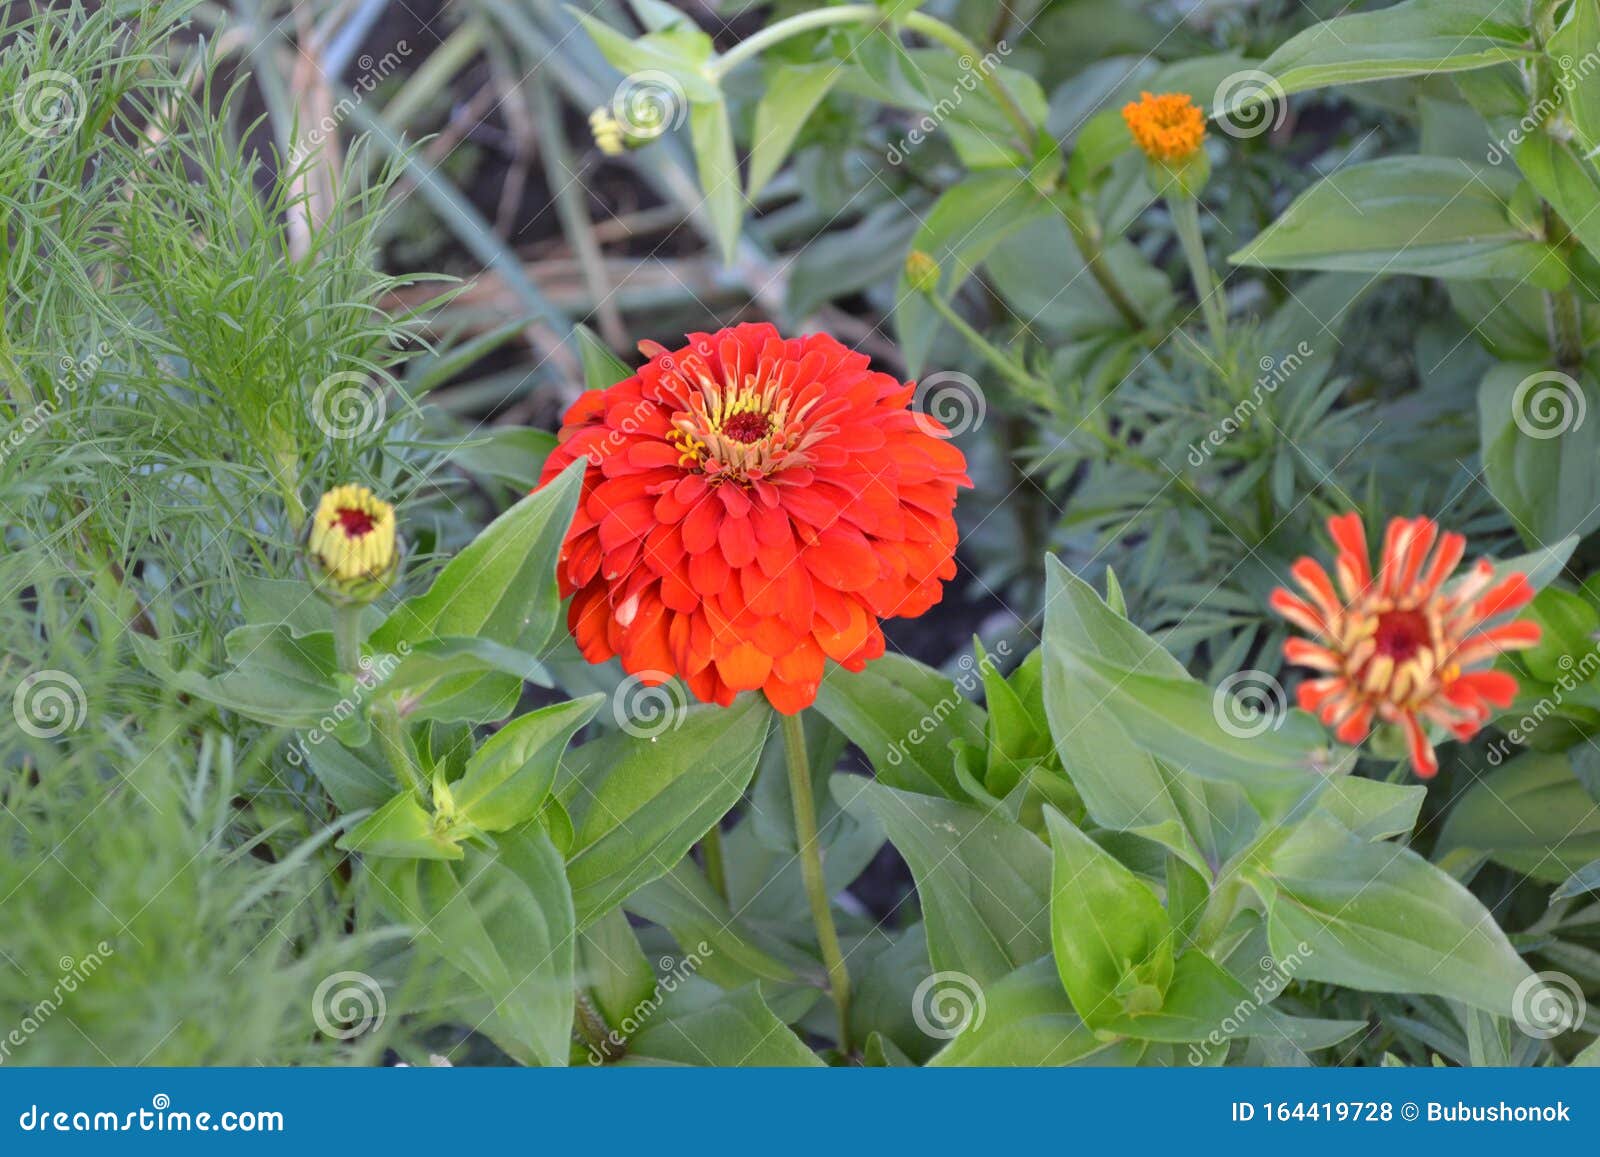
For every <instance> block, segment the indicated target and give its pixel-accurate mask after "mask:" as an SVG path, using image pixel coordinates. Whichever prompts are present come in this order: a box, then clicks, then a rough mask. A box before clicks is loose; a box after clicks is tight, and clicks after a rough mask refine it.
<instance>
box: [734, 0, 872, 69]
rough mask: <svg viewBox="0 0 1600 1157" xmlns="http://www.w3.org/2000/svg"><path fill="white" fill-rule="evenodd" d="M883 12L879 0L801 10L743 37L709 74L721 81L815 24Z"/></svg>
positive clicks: (851, 20) (822, 25) (854, 20)
mask: <svg viewBox="0 0 1600 1157" xmlns="http://www.w3.org/2000/svg"><path fill="white" fill-rule="evenodd" d="M882 16H883V10H882V9H880V8H879V7H878V6H877V5H876V4H846V5H843V6H842V7H839V8H813V9H812V10H811V11H809V12H801V13H798V14H796V15H794V16H790V17H787V18H786V19H783V20H780V21H778V22H777V23H776V24H769V25H768V26H767V27H765V28H763V29H762V30H761V31H760V32H757V33H756V34H755V35H754V36H750V37H747V38H746V39H744V40H741V41H740V42H739V43H738V44H735V45H734V46H733V47H732V48H730V49H728V51H726V52H724V53H723V54H722V55H721V56H719V57H717V59H716V60H714V61H712V62H711V63H710V64H708V65H707V66H706V74H707V75H708V76H709V77H710V78H711V79H712V80H714V81H720V80H721V79H722V78H723V77H724V76H727V75H728V73H730V72H732V71H733V70H734V69H736V68H738V67H739V66H740V65H741V64H743V63H744V62H745V61H747V60H752V59H754V58H755V57H757V56H760V55H761V53H763V52H765V51H766V50H767V49H769V48H771V47H772V46H773V45H774V44H778V43H781V42H782V41H785V40H788V39H789V38H790V37H791V36H799V35H800V34H801V33H802V32H810V31H811V30H812V29H814V28H826V27H828V26H829V25H832V24H859V23H862V22H864V21H867V20H878V19H881V18H882Z"/></svg>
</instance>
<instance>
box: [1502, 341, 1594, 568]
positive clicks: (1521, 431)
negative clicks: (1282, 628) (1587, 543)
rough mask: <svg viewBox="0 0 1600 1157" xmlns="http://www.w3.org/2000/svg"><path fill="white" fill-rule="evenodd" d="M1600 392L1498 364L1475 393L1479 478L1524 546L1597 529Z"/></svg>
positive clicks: (1557, 375)
mask: <svg viewBox="0 0 1600 1157" xmlns="http://www.w3.org/2000/svg"><path fill="white" fill-rule="evenodd" d="M1597 414H1600V387H1597V386H1596V384H1595V381H1594V379H1593V378H1592V377H1591V376H1590V374H1589V373H1588V372H1586V371H1585V372H1583V373H1581V374H1580V375H1579V376H1578V377H1577V378H1573V377H1571V376H1569V375H1568V374H1565V373H1562V372H1560V371H1558V370H1552V369H1550V368H1548V367H1547V366H1543V365H1540V364H1538V363H1533V362H1498V363H1496V364H1495V365H1493V366H1491V367H1490V368H1489V372H1488V373H1487V374H1485V375H1484V378H1483V382H1482V383H1481V384H1480V385H1479V387H1478V425H1479V430H1480V431H1481V433H1480V436H1481V438H1482V442H1483V451H1482V454H1483V472H1484V478H1485V480H1486V481H1487V482H1488V484H1489V490H1490V492H1491V493H1492V494H1493V495H1494V497H1495V500H1496V501H1498V502H1499V503H1500V505H1501V506H1503V507H1505V508H1506V513H1508V514H1510V515H1511V519H1512V522H1513V523H1514V524H1515V525H1516V527H1517V530H1518V531H1519V532H1520V533H1521V535H1522V537H1523V540H1524V541H1526V542H1528V543H1530V544H1532V543H1544V542H1551V541H1553V540H1555V539H1558V538H1561V537H1563V536H1565V535H1569V534H1576V535H1579V536H1581V535H1584V534H1587V533H1588V532H1589V531H1591V530H1593V529H1594V528H1595V527H1596V526H1597V525H1600V510H1597V509H1596V507H1600V418H1597V417H1596V415H1597Z"/></svg>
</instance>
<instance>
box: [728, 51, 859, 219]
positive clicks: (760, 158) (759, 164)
mask: <svg viewBox="0 0 1600 1157" xmlns="http://www.w3.org/2000/svg"><path fill="white" fill-rule="evenodd" d="M840 75H841V71H840V66H839V65H838V64H835V63H832V62H823V63H819V64H790V63H787V62H780V63H778V64H776V65H774V66H773V67H772V68H771V69H770V70H769V71H768V72H767V75H766V78H765V81H764V84H763V87H762V93H761V101H760V103H758V104H757V105H756V122H755V128H754V129H753V130H752V138H751V141H750V160H749V167H750V174H749V178H748V182H749V183H748V187H747V188H746V189H745V196H746V197H747V198H749V199H750V200H752V201H754V200H755V199H756V194H757V193H759V192H761V190H762V189H764V188H766V186H767V182H768V181H770V180H772V178H773V177H774V176H775V175H776V174H777V172H778V169H779V168H781V167H782V165H783V160H784V158H785V157H787V156H788V155H789V150H790V148H792V147H793V146H794V141H795V138H796V137H797V136H799V134H800V130H801V129H802V128H803V127H804V126H805V123H806V119H807V118H808V117H810V116H811V113H812V111H813V110H815V109H816V107H817V105H818V104H820V103H821V101H822V98H823V97H825V96H827V95H828V90H829V89H830V88H832V87H833V86H834V84H835V82H837V81H838V79H839V77H840Z"/></svg>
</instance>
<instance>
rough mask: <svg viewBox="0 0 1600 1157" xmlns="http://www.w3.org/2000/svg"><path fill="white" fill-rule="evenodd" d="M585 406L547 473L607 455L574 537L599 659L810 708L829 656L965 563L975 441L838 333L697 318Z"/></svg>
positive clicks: (788, 707) (910, 606)
mask: <svg viewBox="0 0 1600 1157" xmlns="http://www.w3.org/2000/svg"><path fill="white" fill-rule="evenodd" d="M688 341H689V344H688V345H687V346H685V347H684V348H682V349H679V350H674V351H671V352H669V351H667V350H666V349H664V348H663V347H661V346H659V345H657V344H656V343H654V342H642V343H640V346H639V349H640V352H642V353H644V354H645V355H646V356H647V357H648V358H649V359H650V360H649V361H648V362H647V363H646V364H645V365H644V366H643V367H641V368H640V370H639V372H638V373H637V374H635V375H634V376H633V377H631V378H628V379H627V380H625V381H622V382H619V383H618V384H617V385H615V386H612V387H611V388H610V389H607V390H596V391H591V392H590V393H587V394H584V395H583V396H582V397H580V398H579V399H578V400H577V402H576V403H574V404H573V406H572V408H571V409H570V410H568V411H567V414H566V418H565V424H564V425H563V427H562V430H561V434H560V445H559V446H557V448H556V450H555V451H554V452H553V453H552V454H551V455H550V458H549V460H548V461H547V462H546V463H545V466H544V472H543V474H542V476H541V477H540V483H539V484H540V485H541V486H543V485H544V484H546V483H548V482H549V481H550V480H551V479H552V478H554V477H555V476H556V475H557V474H558V473H560V471H561V470H562V469H563V468H564V467H566V466H567V465H568V464H569V463H571V462H573V461H575V460H576V459H577V458H579V457H580V456H585V455H586V456H587V457H588V458H589V467H588V470H587V473H586V474H585V476H584V483H583V497H582V499H581V500H580V502H579V505H578V511H577V515H576V517H575V518H574V519H573V523H572V528H571V530H570V531H569V532H568V534H567V539H566V542H565V544H564V545H563V547H562V552H561V560H560V563H559V565H558V568H557V570H558V574H559V577H560V580H561V591H562V594H563V595H564V596H565V595H569V594H570V595H572V596H573V599H572V605H571V606H570V607H569V608H568V612H567V623H568V626H569V627H570V628H571V630H572V635H573V638H574V639H576V640H577V643H578V647H579V649H580V650H581V651H582V652H583V654H584V657H585V658H587V659H588V660H589V661H590V662H592V663H599V662H603V661H604V660H606V659H608V658H610V657H611V656H612V655H621V656H622V665H623V667H624V668H625V669H626V670H627V671H628V672H629V673H631V674H634V675H637V676H640V677H641V678H642V679H643V680H644V681H646V682H650V683H659V682H663V681H665V680H666V679H667V678H669V677H671V676H672V675H678V676H681V677H682V678H683V680H684V682H685V683H687V684H688V686H689V689H690V690H691V691H692V692H693V693H694V695H695V696H696V697H697V698H699V699H701V700H704V701H707V702H717V703H721V704H723V705H727V704H729V703H731V702H732V701H733V697H734V695H735V694H737V693H738V692H740V691H750V690H755V689H757V688H760V689H761V690H763V691H764V692H765V693H766V696H767V698H768V699H770V700H771V701H772V704H773V706H774V707H776V708H777V709H778V710H779V711H781V712H783V713H785V714H793V713H794V712H796V711H799V710H801V709H802V708H804V707H806V706H807V705H808V704H810V703H811V702H812V701H813V700H814V699H815V698H816V696H817V688H818V685H819V684H820V683H821V681H822V671H823V661H824V658H831V659H833V660H835V661H836V662H838V663H841V664H843V665H844V666H845V667H846V668H848V669H850V670H852V671H859V670H861V668H862V667H863V666H865V665H866V662H867V660H869V659H874V658H877V657H878V656H879V655H881V654H883V632H882V630H881V629H880V628H879V625H878V621H879V620H880V619H887V618H893V617H902V618H904V617H911V616H914V615H920V614H921V613H922V612H923V611H925V610H927V609H928V608H929V607H931V606H932V605H933V604H934V603H936V602H938V601H939V598H940V595H941V594H942V592H943V586H942V580H944V579H948V578H952V577H953V576H954V575H955V572H956V567H955V547H956V525H955V519H954V517H953V513H952V512H953V511H954V508H955V499H956V487H957V486H962V485H965V486H970V485H971V484H972V483H971V481H970V480H969V479H968V478H967V476H966V460H965V458H964V457H963V456H962V454H961V451H960V450H958V449H956V447H955V446H953V445H951V444H950V443H949V442H947V441H945V439H946V438H948V437H949V432H948V431H947V430H946V429H945V427H944V426H943V425H941V424H940V423H939V422H938V421H936V420H935V419H933V418H931V417H929V416H927V415H925V414H919V413H915V412H913V411H912V410H910V409H909V408H908V404H909V403H910V401H911V399H912V395H913V393H914V387H913V386H911V385H903V384H901V383H900V382H899V381H898V380H896V379H895V378H893V377H890V376H889V375H888V374H881V373H874V372H873V371H872V370H870V369H869V368H868V359H867V357H866V356H865V355H863V354H858V353H855V352H853V351H851V350H849V349H847V348H846V347H845V346H843V345H841V344H839V342H837V341H835V340H834V339H833V338H831V337H828V336H826V335H824V334H813V335H811V336H809V337H803V338H793V339H789V340H787V341H786V340H784V339H783V338H782V337H781V336H780V335H779V334H778V331H777V330H776V329H774V328H773V327H772V326H770V325H740V326H735V327H733V328H731V329H725V330H722V331H720V332H718V333H714V334H705V333H695V334H690V335H689V339H688Z"/></svg>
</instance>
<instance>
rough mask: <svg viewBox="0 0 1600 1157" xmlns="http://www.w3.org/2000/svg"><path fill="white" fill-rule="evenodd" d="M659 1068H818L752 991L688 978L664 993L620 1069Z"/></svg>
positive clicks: (756, 991) (756, 990) (814, 1059)
mask: <svg viewBox="0 0 1600 1157" xmlns="http://www.w3.org/2000/svg"><path fill="white" fill-rule="evenodd" d="M652 1061H653V1062H658V1063H659V1062H664V1063H667V1064H677V1065H714V1066H720V1067H727V1068H738V1067H746V1066H757V1067H763V1068H771V1067H783V1068H818V1067H821V1065H822V1062H821V1061H820V1060H819V1059H817V1055H816V1054H815V1053H813V1052H812V1051H811V1050H810V1049H809V1048H807V1047H806V1046H805V1045H804V1044H803V1043H802V1042H801V1040H800V1038H799V1037H797V1036H795V1035H794V1032H793V1031H792V1030H791V1029H790V1028H789V1026H788V1025H786V1024H784V1023H783V1021H781V1020H779V1019H778V1018H777V1017H776V1016H775V1015H773V1012H772V1010H771V1009H770V1008H768V1007H767V1004H766V1002H765V1001H764V1000H762V999H761V990H760V989H759V988H758V987H757V986H755V985H753V984H752V985H746V986H745V987H744V988H740V989H737V990H735V991H733V992H724V991H723V990H722V989H720V988H717V987H716V986H715V985H713V984H710V983H708V982H707V981H703V980H700V979H698V978H694V977H691V978H690V979H689V980H688V981H687V982H685V983H683V984H681V985H680V986H679V987H678V988H677V990H676V991H675V992H672V993H670V994H669V995H668V996H667V998H666V999H665V1000H664V1001H663V1002H662V1004H661V1007H660V1008H659V1009H657V1010H656V1012H655V1013H654V1014H653V1015H652V1016H651V1017H650V1018H649V1019H648V1020H646V1021H645V1024H644V1028H643V1029H641V1030H640V1031H639V1032H638V1033H637V1034H636V1035H635V1036H634V1037H632V1038H631V1039H630V1040H629V1042H628V1055H627V1056H626V1057H624V1058H623V1063H624V1064H628V1063H630V1062H631V1063H640V1062H643V1063H646V1064H648V1063H650V1062H652Z"/></svg>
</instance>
